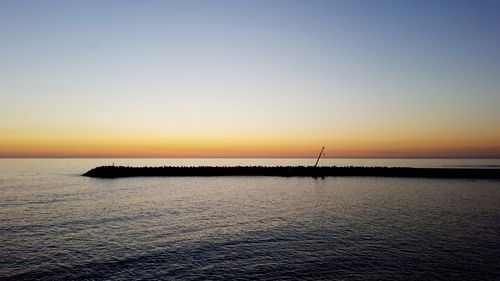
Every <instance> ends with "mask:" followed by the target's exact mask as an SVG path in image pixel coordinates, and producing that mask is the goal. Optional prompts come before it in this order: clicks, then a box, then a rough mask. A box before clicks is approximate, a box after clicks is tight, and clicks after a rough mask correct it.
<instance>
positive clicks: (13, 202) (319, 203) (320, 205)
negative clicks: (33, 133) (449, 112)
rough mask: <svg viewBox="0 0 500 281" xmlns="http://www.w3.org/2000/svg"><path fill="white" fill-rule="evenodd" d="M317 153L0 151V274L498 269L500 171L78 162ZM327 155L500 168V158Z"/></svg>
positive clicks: (134, 276)
mask: <svg viewBox="0 0 500 281" xmlns="http://www.w3.org/2000/svg"><path fill="white" fill-rule="evenodd" d="M315 161H316V159H304V158H303V159H223V158H221V159H206V158H205V159H0V280H500V181H498V180H469V179H423V178H378V177H327V178H324V179H321V178H293V177H292V178H283V177H182V178H180V177H151V178H120V179H96V178H88V177H83V176H81V174H82V173H84V172H86V171H87V170H89V169H91V168H94V167H96V166H101V165H113V164H114V165H125V166H234V165H263V166H266V165H268V166H274V165H313V164H314V162H315ZM320 165H336V166H404V167H446V168H450V167H452V168H453V167H455V168H463V167H467V168H500V159H321V160H320Z"/></svg>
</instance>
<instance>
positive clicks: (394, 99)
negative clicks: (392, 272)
mask: <svg viewBox="0 0 500 281" xmlns="http://www.w3.org/2000/svg"><path fill="white" fill-rule="evenodd" d="M499 50H500V1H487V0H485V1H473V0H470V1H437V0H436V1H425V0H421V1H410V0H407V1H384V0H381V1H356V0H354V1H314V0H304V1H291V0H290V1H288V0H287V1H279V0H268V1H245V0H235V1H201V0H200V1H190V0H182V1H89V0H85V1H83V0H82V1H62V0H61V1H51V0H46V1H24V0H21V1H18V0H15V1H4V0H0V157H315V156H316V154H317V153H318V151H319V150H320V149H321V147H322V146H326V156H327V157H389V158H390V157H412V158H413V157H416V158H427V157H432V158H485V157H487V158H493V157H500V51H499Z"/></svg>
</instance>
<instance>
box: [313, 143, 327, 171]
mask: <svg viewBox="0 0 500 281" xmlns="http://www.w3.org/2000/svg"><path fill="white" fill-rule="evenodd" d="M324 149H325V147H324V146H323V148H321V152H320V153H319V155H318V160H316V164H314V167H316V166H318V162H319V158H321V155H322V154H323V150H324Z"/></svg>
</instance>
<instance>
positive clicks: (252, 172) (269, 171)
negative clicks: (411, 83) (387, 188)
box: [83, 166, 500, 179]
mask: <svg viewBox="0 0 500 281" xmlns="http://www.w3.org/2000/svg"><path fill="white" fill-rule="evenodd" d="M83 176H87V177H93V178H123V177H213V176H274V177H315V178H318V177H408V178H466V179H500V169H479V168H478V169H472V168H469V169H462V168H405V167H354V166H348V167H337V166H328V167H326V166H320V167H317V166H275V167H267V166H231V167H227V166H220V167H213V166H201V167H172V166H163V167H128V166H127V167H126V166H101V167H97V168H94V169H92V170H90V171H88V172H86V173H85V174H83Z"/></svg>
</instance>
